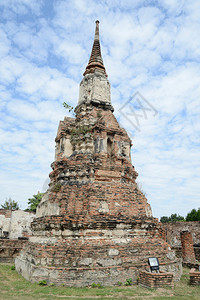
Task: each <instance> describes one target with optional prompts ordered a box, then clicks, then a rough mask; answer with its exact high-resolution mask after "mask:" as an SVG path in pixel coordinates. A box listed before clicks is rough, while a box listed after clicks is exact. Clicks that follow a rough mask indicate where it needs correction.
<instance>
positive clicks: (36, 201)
mask: <svg viewBox="0 0 200 300" xmlns="http://www.w3.org/2000/svg"><path fill="white" fill-rule="evenodd" d="M43 195H44V193H40V192H38V193H37V195H33V198H29V199H28V205H29V206H28V208H27V210H28V211H33V212H36V208H37V206H38V204H39V203H40V201H41V199H42V196H43Z"/></svg>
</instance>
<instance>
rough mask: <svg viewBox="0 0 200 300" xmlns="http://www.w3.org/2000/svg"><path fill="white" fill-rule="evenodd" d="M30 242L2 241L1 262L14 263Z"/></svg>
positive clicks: (0, 245) (0, 249) (0, 246)
mask: <svg viewBox="0 0 200 300" xmlns="http://www.w3.org/2000/svg"><path fill="white" fill-rule="evenodd" d="M27 242H28V240H9V239H0V262H14V261H15V257H16V256H18V255H19V253H20V251H21V250H22V248H23V246H24V244H25V243H27Z"/></svg>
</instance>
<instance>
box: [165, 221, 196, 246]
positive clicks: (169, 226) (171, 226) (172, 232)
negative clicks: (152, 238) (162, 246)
mask: <svg viewBox="0 0 200 300" xmlns="http://www.w3.org/2000/svg"><path fill="white" fill-rule="evenodd" d="M162 228H163V230H164V232H165V235H166V241H167V242H168V243H169V244H170V245H171V246H172V247H177V246H179V247H180V246H181V238H180V233H181V232H182V231H186V230H188V231H190V232H191V233H192V238H193V242H194V245H199V246H200V221H195V222H175V223H163V224H162Z"/></svg>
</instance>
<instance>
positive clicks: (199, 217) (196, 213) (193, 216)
mask: <svg viewBox="0 0 200 300" xmlns="http://www.w3.org/2000/svg"><path fill="white" fill-rule="evenodd" d="M186 221H200V208H199V209H198V210H196V209H195V208H193V209H192V210H191V212H189V213H188V214H187V216H186Z"/></svg>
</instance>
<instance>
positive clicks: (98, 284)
mask: <svg viewBox="0 0 200 300" xmlns="http://www.w3.org/2000/svg"><path fill="white" fill-rule="evenodd" d="M91 287H92V288H98V289H102V287H103V286H102V285H101V284H100V283H94V282H93V283H92V284H91Z"/></svg>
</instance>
